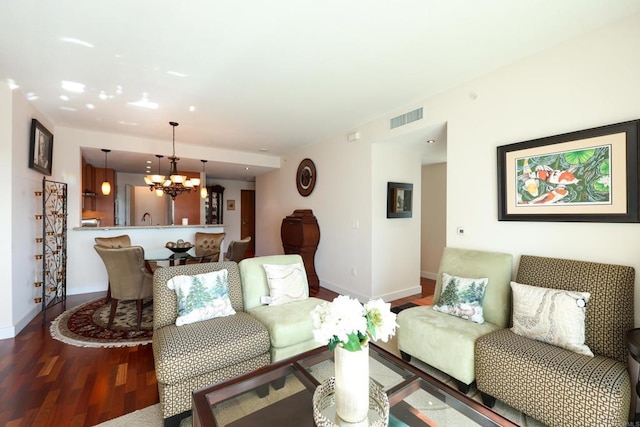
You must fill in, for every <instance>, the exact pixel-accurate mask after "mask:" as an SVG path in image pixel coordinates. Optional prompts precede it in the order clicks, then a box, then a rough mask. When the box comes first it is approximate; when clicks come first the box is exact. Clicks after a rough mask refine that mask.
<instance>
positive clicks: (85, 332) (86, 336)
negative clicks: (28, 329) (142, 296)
mask: <svg viewBox="0 0 640 427" xmlns="http://www.w3.org/2000/svg"><path fill="white" fill-rule="evenodd" d="M105 302H106V298H105V297H103V298H98V299H95V300H92V301H89V302H86V303H84V304H82V305H79V306H78V307H75V308H72V309H70V310H67V311H65V312H64V313H62V314H61V315H60V316H58V317H57V318H56V319H55V320H54V321H53V322H51V327H50V331H51V336H52V337H53V338H54V339H57V340H59V341H62V342H64V343H66V344H71V345H75V346H78V347H133V346H136V345H145V344H149V343H151V337H152V336H153V300H144V303H143V308H142V324H141V325H140V330H139V331H138V330H136V318H137V309H136V302H135V301H120V302H119V303H118V309H117V311H116V315H115V316H114V318H113V325H111V329H107V322H108V320H109V310H110V308H111V304H105Z"/></svg>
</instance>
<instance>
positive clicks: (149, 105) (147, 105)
mask: <svg viewBox="0 0 640 427" xmlns="http://www.w3.org/2000/svg"><path fill="white" fill-rule="evenodd" d="M127 104H129V105H133V106H134V107H141V108H149V109H152V110H157V109H158V103H157V102H151V101H149V99H148V98H147V94H146V93H143V94H142V99H141V100H139V101H134V102H127Z"/></svg>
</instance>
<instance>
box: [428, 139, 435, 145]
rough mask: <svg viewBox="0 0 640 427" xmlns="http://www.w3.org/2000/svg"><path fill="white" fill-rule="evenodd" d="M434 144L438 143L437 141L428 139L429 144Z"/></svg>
mask: <svg viewBox="0 0 640 427" xmlns="http://www.w3.org/2000/svg"><path fill="white" fill-rule="evenodd" d="M434 142H436V140H435V139H428V140H427V144H433V143H434Z"/></svg>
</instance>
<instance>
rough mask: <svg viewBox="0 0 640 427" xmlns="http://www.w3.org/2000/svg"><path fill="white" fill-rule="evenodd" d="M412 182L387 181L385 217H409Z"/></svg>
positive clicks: (411, 210)
mask: <svg viewBox="0 0 640 427" xmlns="http://www.w3.org/2000/svg"><path fill="white" fill-rule="evenodd" d="M412 206H413V184H405V183H402V182H388V183H387V218H411V216H412V214H413V209H412Z"/></svg>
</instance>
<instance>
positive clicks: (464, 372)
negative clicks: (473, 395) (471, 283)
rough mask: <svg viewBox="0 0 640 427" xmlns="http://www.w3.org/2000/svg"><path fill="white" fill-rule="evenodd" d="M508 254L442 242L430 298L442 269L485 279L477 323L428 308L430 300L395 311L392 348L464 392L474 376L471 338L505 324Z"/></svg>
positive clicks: (510, 259)
mask: <svg viewBox="0 0 640 427" xmlns="http://www.w3.org/2000/svg"><path fill="white" fill-rule="evenodd" d="M512 263H513V256H512V255H511V254H506V253H497V252H486V251H478V250H470V249H459V248H450V247H447V248H445V249H444V252H443V254H442V258H441V260H440V266H439V271H438V277H437V279H436V288H435V294H434V298H433V304H436V303H437V302H438V301H439V299H440V293H441V289H442V273H443V272H444V273H447V274H449V275H453V276H458V277H468V278H483V277H486V278H488V279H489V282H488V284H487V287H486V290H485V295H484V299H483V301H482V309H483V315H484V320H485V321H484V323H481V324H478V323H474V322H472V321H470V320H465V319H461V318H459V317H456V316H452V315H449V314H446V313H441V312H439V311H435V310H433V307H432V306H431V305H428V306H418V307H412V308H408V309H405V310H402V311H401V312H400V313H399V314H398V318H397V322H398V326H399V328H398V329H397V330H396V334H397V336H398V348H399V349H400V353H401V355H402V357H403V359H404V360H406V361H410V360H411V357H416V358H417V359H419V360H421V361H423V362H424V363H426V364H428V365H430V366H432V367H434V368H436V369H438V370H440V371H442V372H444V373H446V374H448V375H450V376H451V377H453V378H454V379H455V380H457V383H458V388H459V389H460V391H462V392H465V393H466V392H467V391H468V390H469V386H470V385H471V383H473V382H474V380H475V376H476V375H475V368H474V357H475V342H476V340H477V339H478V338H479V337H481V336H483V335H485V334H488V333H489V332H492V331H496V330H499V329H504V328H506V327H507V326H508V323H509V317H510V310H511V287H510V282H511V274H512Z"/></svg>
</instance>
